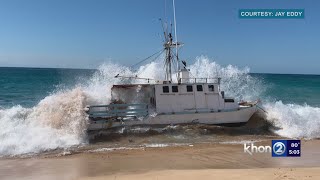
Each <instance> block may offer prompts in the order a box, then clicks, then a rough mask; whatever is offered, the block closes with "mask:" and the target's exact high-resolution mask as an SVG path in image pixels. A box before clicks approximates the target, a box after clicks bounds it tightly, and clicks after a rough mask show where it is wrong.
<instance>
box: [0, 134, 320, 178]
mask: <svg viewBox="0 0 320 180" xmlns="http://www.w3.org/2000/svg"><path fill="white" fill-rule="evenodd" d="M260 144H268V145H270V141H266V142H260V143H256V145H260ZM319 148H320V141H319V140H311V141H302V149H301V151H302V156H301V157H295V158H288V157H287V158H272V157H271V155H270V154H269V153H264V154H254V155H249V154H245V153H244V152H243V145H242V144H197V145H194V146H183V147H165V148H145V149H137V150H118V151H112V152H109V151H107V152H95V153H89V152H83V153H79V154H73V155H69V156H61V157H52V156H50V157H48V156H47V157H43V156H41V157H33V158H26V159H21V158H16V159H0V179H1V180H6V179H10V180H11V179H41V180H43V179H68V180H69V179H83V180H84V179H93V180H98V179H197V178H201V179H213V178H215V179H235V178H238V179H248V177H249V179H250V178H251V179H320V168H319V167H320V152H319V150H318V149H319Z"/></svg>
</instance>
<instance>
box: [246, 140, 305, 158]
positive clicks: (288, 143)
mask: <svg viewBox="0 0 320 180" xmlns="http://www.w3.org/2000/svg"><path fill="white" fill-rule="evenodd" d="M243 150H244V153H248V154H250V155H253V154H254V153H271V155H272V157H300V156H301V141H300V140H272V146H256V145H254V143H251V144H246V143H245V144H244V147H243Z"/></svg>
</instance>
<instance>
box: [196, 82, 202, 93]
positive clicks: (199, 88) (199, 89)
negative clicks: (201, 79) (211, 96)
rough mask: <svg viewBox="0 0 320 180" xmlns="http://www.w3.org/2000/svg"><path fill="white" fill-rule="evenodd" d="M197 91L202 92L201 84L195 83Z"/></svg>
mask: <svg viewBox="0 0 320 180" xmlns="http://www.w3.org/2000/svg"><path fill="white" fill-rule="evenodd" d="M197 91H198V92H203V86H202V84H197Z"/></svg>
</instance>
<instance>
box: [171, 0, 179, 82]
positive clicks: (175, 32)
mask: <svg viewBox="0 0 320 180" xmlns="http://www.w3.org/2000/svg"><path fill="white" fill-rule="evenodd" d="M172 6H173V21H174V37H175V39H176V56H177V64H178V71H179V70H180V63H179V56H178V36H177V21H176V6H175V3H174V0H172ZM179 79H180V73H179V72H178V80H179Z"/></svg>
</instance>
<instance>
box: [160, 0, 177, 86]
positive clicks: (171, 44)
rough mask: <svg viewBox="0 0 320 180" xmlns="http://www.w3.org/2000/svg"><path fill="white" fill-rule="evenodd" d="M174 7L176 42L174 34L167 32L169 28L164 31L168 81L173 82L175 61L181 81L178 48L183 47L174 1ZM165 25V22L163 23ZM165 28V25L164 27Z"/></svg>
mask: <svg viewBox="0 0 320 180" xmlns="http://www.w3.org/2000/svg"><path fill="white" fill-rule="evenodd" d="M172 5H173V18H174V34H175V35H174V36H175V41H173V37H172V33H171V32H169V33H168V32H166V31H167V28H163V29H164V36H165V43H164V44H163V46H164V50H165V51H166V57H165V69H166V76H165V79H166V81H169V82H172V65H173V63H174V61H175V60H176V63H177V68H178V76H177V78H178V81H179V79H180V75H179V70H180V64H179V56H178V47H179V46H180V45H181V43H179V42H178V38H177V24H176V10H175V2H174V0H173V1H172ZM162 23H163V22H162ZM163 27H164V25H163ZM173 48H175V49H176V51H175V54H174V51H173Z"/></svg>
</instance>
